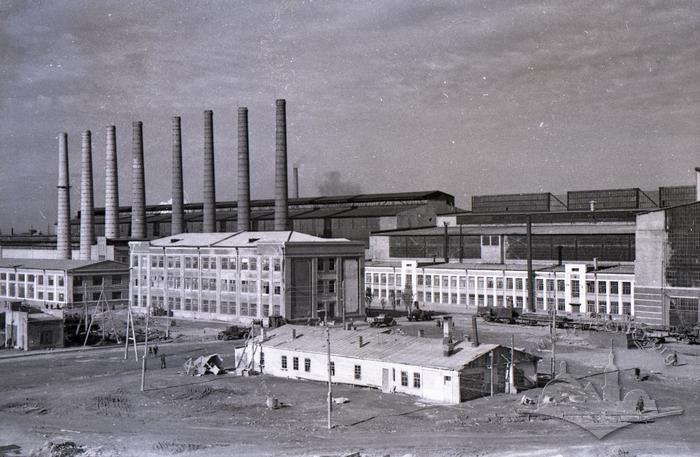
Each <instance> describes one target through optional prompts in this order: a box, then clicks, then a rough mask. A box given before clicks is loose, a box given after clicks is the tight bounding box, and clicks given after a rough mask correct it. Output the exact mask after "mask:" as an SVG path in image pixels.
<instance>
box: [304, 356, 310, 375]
mask: <svg viewBox="0 0 700 457" xmlns="http://www.w3.org/2000/svg"><path fill="white" fill-rule="evenodd" d="M304 371H305V372H307V373H309V372H310V371H311V359H304Z"/></svg>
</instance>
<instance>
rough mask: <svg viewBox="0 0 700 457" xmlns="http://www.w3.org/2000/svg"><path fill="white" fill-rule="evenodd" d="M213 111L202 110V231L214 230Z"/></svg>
mask: <svg viewBox="0 0 700 457" xmlns="http://www.w3.org/2000/svg"><path fill="white" fill-rule="evenodd" d="M213 116H214V113H212V112H211V111H210V110H207V111H205V112H204V181H203V182H204V190H203V196H204V204H203V210H204V211H203V221H202V231H203V232H205V233H212V232H216V184H215V182H214V122H213V119H212V118H213Z"/></svg>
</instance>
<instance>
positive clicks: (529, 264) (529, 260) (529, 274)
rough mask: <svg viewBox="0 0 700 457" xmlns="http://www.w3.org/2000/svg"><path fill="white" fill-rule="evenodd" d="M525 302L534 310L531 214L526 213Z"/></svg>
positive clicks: (529, 308) (531, 310)
mask: <svg viewBox="0 0 700 457" xmlns="http://www.w3.org/2000/svg"><path fill="white" fill-rule="evenodd" d="M526 238H527V304H528V310H529V311H530V312H531V313H534V312H535V277H534V276H535V273H534V271H533V269H532V216H531V215H529V214H528V215H527V237H526Z"/></svg>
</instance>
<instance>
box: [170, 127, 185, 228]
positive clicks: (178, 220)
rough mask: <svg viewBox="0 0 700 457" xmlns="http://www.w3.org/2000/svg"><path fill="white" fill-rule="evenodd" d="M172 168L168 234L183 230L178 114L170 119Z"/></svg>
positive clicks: (183, 201)
mask: <svg viewBox="0 0 700 457" xmlns="http://www.w3.org/2000/svg"><path fill="white" fill-rule="evenodd" d="M172 141H173V164H172V165H173V170H172V198H173V203H172V214H171V217H172V219H171V225H170V226H171V228H170V234H171V235H177V234H178V233H183V232H185V212H184V204H185V199H184V189H183V185H182V133H181V129H180V116H173V119H172Z"/></svg>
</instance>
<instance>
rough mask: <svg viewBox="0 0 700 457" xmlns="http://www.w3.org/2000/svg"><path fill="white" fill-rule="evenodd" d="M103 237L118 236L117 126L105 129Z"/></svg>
mask: <svg viewBox="0 0 700 457" xmlns="http://www.w3.org/2000/svg"><path fill="white" fill-rule="evenodd" d="M105 133H106V136H107V148H106V149H107V150H106V153H105V237H107V238H119V178H118V173H119V170H118V169H117V128H116V127H115V126H113V125H109V126H107V128H106V129H105Z"/></svg>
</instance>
